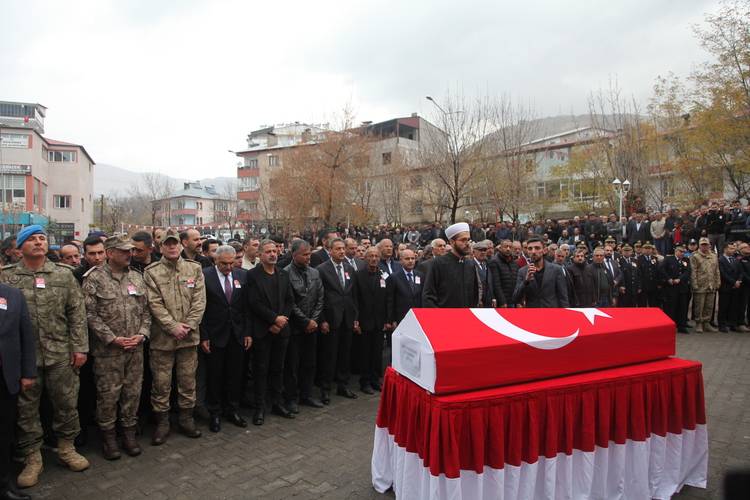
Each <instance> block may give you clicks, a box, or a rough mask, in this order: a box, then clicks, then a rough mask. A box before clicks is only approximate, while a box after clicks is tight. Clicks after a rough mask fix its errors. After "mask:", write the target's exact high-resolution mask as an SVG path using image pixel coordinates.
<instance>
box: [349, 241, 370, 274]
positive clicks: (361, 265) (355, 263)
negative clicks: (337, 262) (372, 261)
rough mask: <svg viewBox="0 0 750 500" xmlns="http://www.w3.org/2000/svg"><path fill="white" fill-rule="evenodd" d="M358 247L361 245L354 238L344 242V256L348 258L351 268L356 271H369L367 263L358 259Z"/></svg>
mask: <svg viewBox="0 0 750 500" xmlns="http://www.w3.org/2000/svg"><path fill="white" fill-rule="evenodd" d="M358 246H359V245H358V244H357V240H355V239H354V238H347V239H345V240H344V255H345V256H346V261H347V262H348V263H349V265H350V266H352V267H353V268H354V270H355V271H361V270H362V269H367V262H365V261H364V260H362V259H359V258H357V247H358Z"/></svg>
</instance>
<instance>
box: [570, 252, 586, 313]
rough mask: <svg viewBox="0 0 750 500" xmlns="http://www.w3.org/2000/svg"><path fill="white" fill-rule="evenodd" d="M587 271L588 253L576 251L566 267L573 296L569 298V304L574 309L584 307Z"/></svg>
mask: <svg viewBox="0 0 750 500" xmlns="http://www.w3.org/2000/svg"><path fill="white" fill-rule="evenodd" d="M585 270H586V252H584V251H583V250H582V249H581V250H576V252H575V253H574V254H573V260H572V262H571V263H570V264H569V265H568V267H566V271H567V272H568V276H570V282H571V288H572V294H571V295H569V296H568V302H570V304H571V305H572V306H573V307H584V300H585V299H586V294H587V291H586V283H585V282H584V277H583V273H584V271H585Z"/></svg>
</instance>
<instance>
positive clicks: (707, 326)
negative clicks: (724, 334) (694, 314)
mask: <svg viewBox="0 0 750 500" xmlns="http://www.w3.org/2000/svg"><path fill="white" fill-rule="evenodd" d="M703 331H706V332H711V333H716V332H718V331H719V330H717V329H716V328H714V327H713V325H711V322H710V321H706V322H704V323H703Z"/></svg>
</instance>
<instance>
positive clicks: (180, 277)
mask: <svg viewBox="0 0 750 500" xmlns="http://www.w3.org/2000/svg"><path fill="white" fill-rule="evenodd" d="M143 279H144V281H145V282H146V288H147V289H148V305H149V308H150V309H151V314H152V315H153V319H154V320H153V322H152V323H151V349H156V350H159V351H173V350H176V349H180V348H182V347H190V346H194V345H198V340H199V332H198V325H199V324H200V322H201V319H202V318H203V311H204V310H205V309H206V287H205V282H204V280H203V271H202V268H201V265H200V264H198V263H197V262H195V261H192V260H186V259H183V258H182V257H180V258H179V259H178V260H177V261H175V262H171V261H169V260H168V259H162V260H160V261H159V262H154V263H153V264H151V265H150V266H148V267H146V269H145V271H144V273H143ZM177 323H185V324H187V325H189V326H190V329H191V330H190V333H189V334H188V335H187V337H185V338H184V339H182V340H177V339H176V338H175V337H174V336H173V335H172V331H173V330H174V328H175V327H176V326H177Z"/></svg>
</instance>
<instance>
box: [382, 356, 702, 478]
mask: <svg viewBox="0 0 750 500" xmlns="http://www.w3.org/2000/svg"><path fill="white" fill-rule="evenodd" d="M705 423H706V413H705V402H704V397H703V375H702V372H701V364H700V363H698V362H696V361H687V360H683V359H678V358H671V359H665V360H660V361H654V362H650V363H642V364H639V365H633V366H627V367H621V368H614V369H610V370H600V371H596V372H590V373H584V374H578V375H572V376H568V377H561V378H556V379H551V380H545V381H539V382H532V383H526V384H519V385H513V386H505V387H499V388H496V389H486V390H482V391H474V392H467V393H462V394H452V395H449V396H435V395H431V394H430V393H428V392H427V391H425V390H424V389H422V388H421V387H419V386H417V385H416V384H414V383H413V382H411V381H410V380H408V379H407V378H405V377H403V376H401V375H399V374H398V373H396V371H394V370H393V369H391V368H389V369H388V370H387V371H386V374H385V380H384V384H383V392H382V395H381V398H380V407H379V409H378V416H377V426H378V427H385V428H387V429H388V431H389V433H390V434H391V435H393V436H394V440H395V442H396V443H397V444H398V445H399V446H401V447H403V448H406V450H407V451H410V452H413V453H417V454H418V455H419V456H420V458H422V460H423V461H424V463H425V466H426V467H429V468H430V472H431V473H432V474H433V475H436V476H437V475H439V474H445V475H446V476H447V477H449V478H456V477H459V473H460V471H461V470H473V471H475V472H476V473H481V472H482V471H483V468H484V467H485V466H489V467H492V468H495V469H502V468H503V467H504V465H505V464H510V465H515V466H519V465H521V462H526V463H534V462H536V461H537V460H538V459H539V457H540V456H542V455H543V456H545V457H548V458H552V457H554V456H556V455H557V454H558V453H560V452H564V453H566V454H568V455H570V454H572V452H573V450H574V449H576V450H581V451H593V450H594V446H595V445H596V446H600V447H606V446H608V445H609V443H610V442H615V443H617V444H623V443H625V441H626V440H628V439H630V440H635V441H644V440H645V439H646V438H648V437H649V436H650V435H652V434H656V435H659V436H665V435H666V433H667V432H670V433H673V434H680V433H682V430H683V429H690V430H693V429H695V426H696V425H699V424H705Z"/></svg>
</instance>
